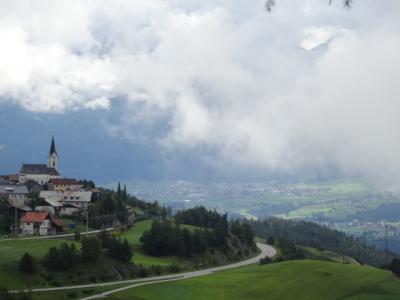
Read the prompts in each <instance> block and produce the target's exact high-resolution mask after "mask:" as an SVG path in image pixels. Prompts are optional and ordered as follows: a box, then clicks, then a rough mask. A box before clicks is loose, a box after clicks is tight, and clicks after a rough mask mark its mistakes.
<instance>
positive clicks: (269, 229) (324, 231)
mask: <svg viewBox="0 0 400 300" xmlns="http://www.w3.org/2000/svg"><path fill="white" fill-rule="evenodd" d="M249 224H250V225H251V227H252V229H253V231H254V233H255V234H256V235H257V236H259V237H262V238H265V239H269V238H271V237H272V238H273V239H274V240H275V241H278V240H279V239H282V238H283V239H287V240H289V241H290V242H292V243H294V244H296V245H300V246H304V247H312V248H316V249H318V250H321V251H322V250H329V251H332V252H336V253H340V254H344V255H346V256H350V257H352V258H354V259H355V260H357V261H358V262H360V263H366V264H369V265H372V266H377V267H379V266H382V265H383V264H387V263H388V261H390V260H391V259H392V258H393V257H390V256H388V255H387V254H386V253H384V252H383V251H381V250H378V249H376V248H374V247H370V246H367V245H365V244H363V243H362V242H361V241H358V240H356V239H354V238H352V237H350V236H347V235H346V234H345V233H343V232H340V231H337V230H333V229H330V228H328V227H326V226H321V225H318V224H316V223H312V222H306V221H291V220H284V219H279V218H272V217H271V218H267V219H265V220H263V221H249ZM388 259H389V260H388Z"/></svg>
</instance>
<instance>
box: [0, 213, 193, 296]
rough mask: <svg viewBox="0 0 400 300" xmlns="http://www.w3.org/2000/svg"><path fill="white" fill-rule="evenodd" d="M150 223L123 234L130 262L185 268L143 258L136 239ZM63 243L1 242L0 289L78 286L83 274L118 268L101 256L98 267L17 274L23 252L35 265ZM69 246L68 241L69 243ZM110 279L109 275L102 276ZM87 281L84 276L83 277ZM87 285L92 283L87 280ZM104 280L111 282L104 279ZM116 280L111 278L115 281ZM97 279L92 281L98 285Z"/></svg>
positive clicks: (178, 261)
mask: <svg viewBox="0 0 400 300" xmlns="http://www.w3.org/2000/svg"><path fill="white" fill-rule="evenodd" d="M150 226H151V221H148V220H147V221H142V222H139V223H137V224H136V225H135V226H134V227H133V228H132V229H131V230H129V231H127V232H125V233H123V234H122V236H123V237H126V238H127V239H128V240H129V242H130V243H132V244H133V247H134V256H133V262H134V263H135V264H143V265H144V266H150V265H161V266H167V265H170V264H177V265H179V266H181V267H188V266H189V262H188V261H185V260H183V259H180V258H177V257H152V256H148V255H145V254H144V253H143V252H142V251H141V250H140V242H139V239H140V237H141V235H142V234H143V232H144V231H145V230H146V229H148V228H150ZM63 242H65V240H47V239H40V240H18V239H17V240H12V241H1V240H0V285H4V286H6V287H7V288H9V289H21V288H29V287H44V286H48V285H50V286H55V285H56V286H57V285H67V284H81V283H82V276H83V275H85V274H98V273H99V272H103V271H104V270H105V269H107V268H108V269H111V268H114V267H115V266H118V262H116V261H113V260H112V259H110V258H109V257H108V256H107V255H105V254H104V255H102V256H101V257H100V260H99V262H98V263H94V264H82V265H79V266H77V267H75V268H74V269H73V270H72V271H70V272H51V273H48V272H46V271H45V270H44V268H43V267H42V266H41V265H40V264H39V267H38V271H37V272H36V273H35V274H33V275H30V274H29V275H28V274H24V273H21V272H19V271H18V262H19V260H20V258H21V257H22V255H23V254H24V253H25V252H29V253H30V254H31V255H32V256H33V257H35V259H36V260H37V261H40V260H41V259H42V258H43V257H44V256H45V254H46V253H47V251H48V249H49V248H50V247H53V246H56V247H57V246H59V245H61V244H62V243H63ZM68 242H71V241H68ZM74 243H75V245H76V247H77V248H78V249H79V248H80V243H79V242H74ZM106 276H111V275H110V274H108V275H105V277H106ZM86 277H87V276H86ZM86 277H85V279H86V280H88V281H93V280H92V278H89V277H87V278H86ZM105 277H104V280H113V279H112V278H105ZM115 279H116V278H114V280H115ZM97 280H98V279H94V281H97Z"/></svg>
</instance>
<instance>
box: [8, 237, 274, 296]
mask: <svg viewBox="0 0 400 300" xmlns="http://www.w3.org/2000/svg"><path fill="white" fill-rule="evenodd" d="M257 247H258V248H259V249H260V250H261V252H260V254H259V255H257V256H255V257H253V258H250V259H247V260H243V261H240V262H237V263H233V264H229V265H224V266H219V267H214V268H209V269H204V270H198V271H192V272H186V273H179V274H172V275H162V276H154V277H147V278H142V279H131V280H121V281H113V282H106V283H92V284H82V285H73V286H62V287H53V288H38V289H32V290H30V291H31V292H51V291H62V290H73V289H84V288H93V287H105V286H111V285H116V284H128V285H127V286H124V287H121V288H117V289H113V290H110V291H107V292H103V293H100V294H97V295H93V296H90V297H87V298H83V299H82V300H89V299H96V298H101V297H104V296H107V295H110V294H113V293H117V292H120V291H124V290H127V289H131V288H135V287H138V286H142V285H147V284H153V283H159V282H167V281H176V280H182V279H188V278H193V277H199V276H205V275H210V274H212V273H215V272H218V271H224V270H229V269H234V268H239V267H244V266H247V265H251V264H256V263H258V262H259V260H260V259H261V258H264V257H265V256H268V257H273V256H275V255H276V250H275V248H273V247H271V246H269V245H266V244H262V243H257ZM15 292H17V291H15Z"/></svg>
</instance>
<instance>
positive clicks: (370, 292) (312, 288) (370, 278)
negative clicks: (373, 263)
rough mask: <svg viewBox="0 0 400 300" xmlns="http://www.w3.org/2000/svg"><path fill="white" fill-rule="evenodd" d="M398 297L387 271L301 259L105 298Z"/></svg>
mask: <svg viewBox="0 0 400 300" xmlns="http://www.w3.org/2000/svg"><path fill="white" fill-rule="evenodd" d="M399 297H400V284H399V279H397V278H395V277H394V276H393V275H392V274H391V273H390V272H387V271H383V270H378V269H374V268H371V267H365V266H364V267H361V266H356V265H342V264H339V263H331V262H322V261H310V260H305V261H289V262H283V263H275V264H270V265H263V266H259V265H255V266H251V267H245V268H241V269H237V270H233V271H226V272H221V273H217V274H213V275H209V276H205V277H198V278H193V279H188V280H183V281H176V282H167V283H159V284H154V285H147V286H142V287H138V288H135V289H130V290H126V291H123V292H119V293H116V294H115V295H110V296H109V297H108V298H107V299H108V300H124V299H126V300H128V299H130V300H131V299H143V300H156V299H166V300H169V299H171V300H172V299H173V300H186V299H188V300H189V299H190V300H202V299H229V300H235V299H238V300H239V299H272V300H274V299H277V300H278V299H279V300H281V299H298V300H303V299H304V300H305V299H317V300H318V299H321V300H322V299H324V300H336V299H347V300H351V299H354V300H355V299H368V300H373V299H374V300H378V299H379V300H392V299H393V300H394V299H399Z"/></svg>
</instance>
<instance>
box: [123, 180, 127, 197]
mask: <svg viewBox="0 0 400 300" xmlns="http://www.w3.org/2000/svg"><path fill="white" fill-rule="evenodd" d="M123 199H124V200H127V199H128V194H127V193H126V184H124V194H123Z"/></svg>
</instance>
